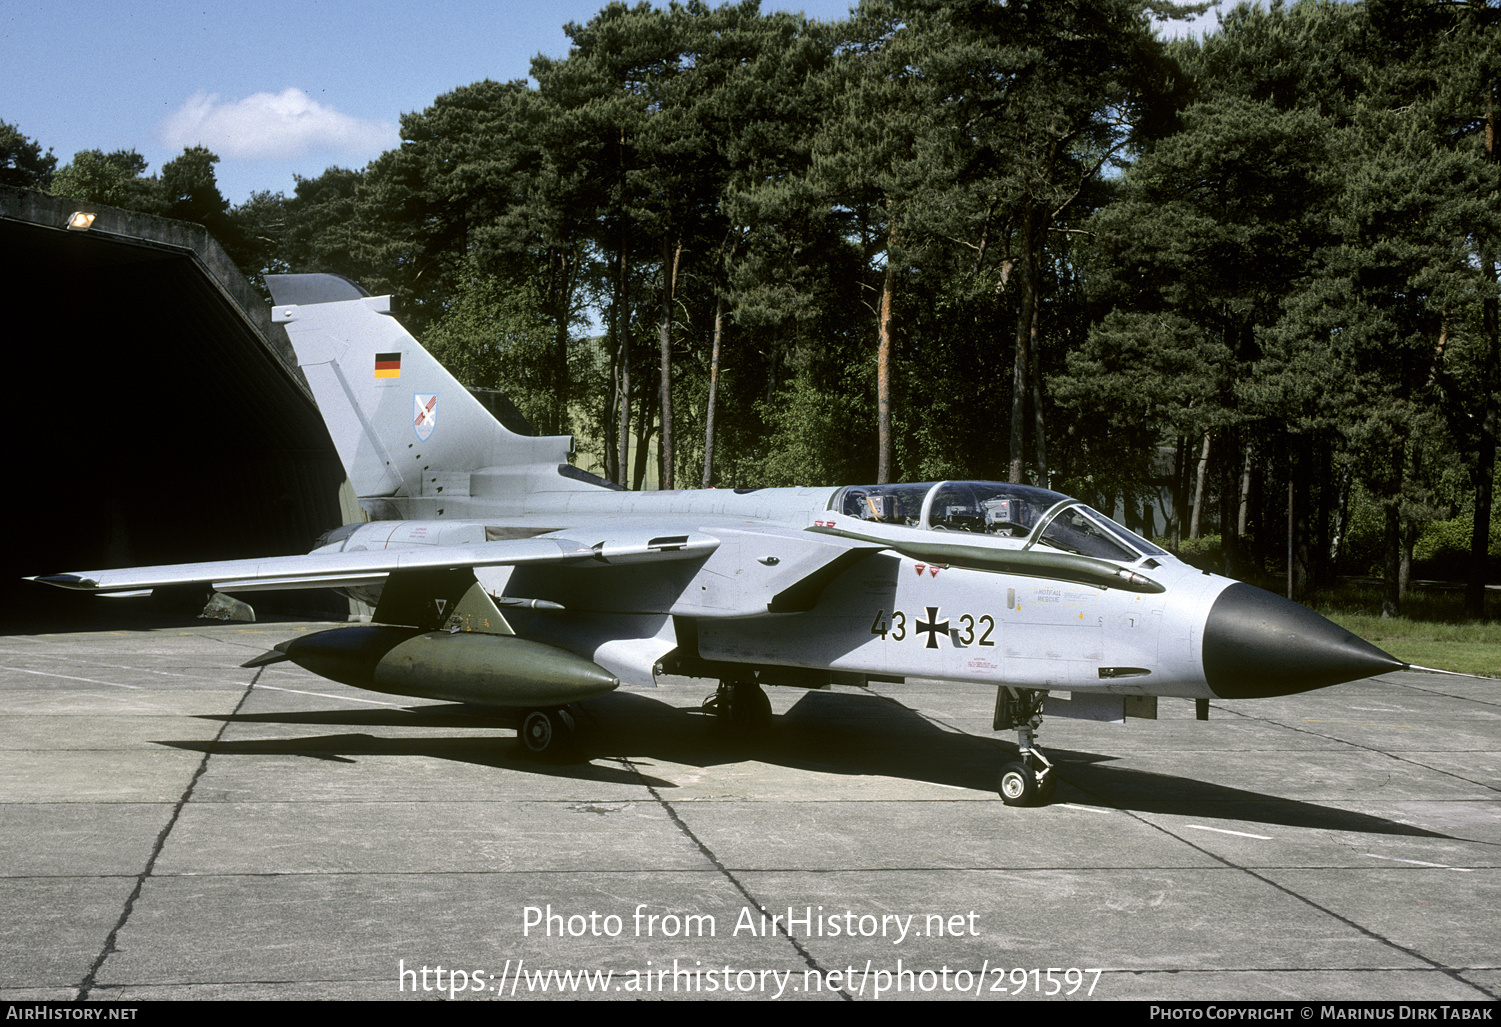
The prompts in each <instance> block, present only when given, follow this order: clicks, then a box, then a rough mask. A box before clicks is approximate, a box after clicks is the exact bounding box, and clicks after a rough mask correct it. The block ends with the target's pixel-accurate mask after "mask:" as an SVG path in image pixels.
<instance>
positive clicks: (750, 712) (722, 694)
mask: <svg viewBox="0 0 1501 1027" xmlns="http://www.w3.org/2000/svg"><path fill="white" fill-rule="evenodd" d="M703 708H704V709H705V710H708V711H710V712H712V713H713V714H714V715H715V716H716V717H718V718H719V723H720V724H721V725H723V726H724V727H726V728H728V729H729V730H730V731H732V732H733V733H735V734H736V735H740V736H751V735H760V734H764V733H766V732H767V731H769V730H770V729H771V700H770V699H768V698H767V697H766V693H765V692H763V691H762V690H761V686H760V685H758V684H757V683H756V682H755V681H721V682H720V683H719V688H718V690H716V691H715V693H714V694H713V695H711V696H709V697H708V698H707V699H705V700H704V702H703Z"/></svg>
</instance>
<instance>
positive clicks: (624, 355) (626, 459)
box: [615, 218, 639, 488]
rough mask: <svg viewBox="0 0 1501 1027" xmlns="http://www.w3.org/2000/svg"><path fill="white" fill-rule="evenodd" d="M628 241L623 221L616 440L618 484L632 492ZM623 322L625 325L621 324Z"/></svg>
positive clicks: (617, 291) (617, 313)
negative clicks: (618, 414) (627, 304)
mask: <svg viewBox="0 0 1501 1027" xmlns="http://www.w3.org/2000/svg"><path fill="white" fill-rule="evenodd" d="M626 241H627V240H626V234H625V220H624V218H622V219H621V228H620V278H619V280H618V281H617V282H616V283H615V296H616V299H615V335H616V338H617V339H618V340H619V341H618V343H617V345H618V346H619V348H620V426H619V429H618V431H619V437H618V438H617V439H616V442H617V443H618V444H619V446H620V454H619V456H618V457H617V458H616V467H617V468H618V473H619V475H620V476H619V477H618V478H616V479H615V484H617V485H620V486H622V487H626V488H628V487H629V486H630V481H629V475H630V466H631V463H630V455H631V312H630V309H629V308H628V307H627V306H626V295H627V289H626V283H627V279H626ZM622 321H624V324H622V323H621V322H622ZM638 487H639V486H638Z"/></svg>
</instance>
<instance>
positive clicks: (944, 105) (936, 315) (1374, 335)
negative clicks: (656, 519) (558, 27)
mask: <svg viewBox="0 0 1501 1027" xmlns="http://www.w3.org/2000/svg"><path fill="white" fill-rule="evenodd" d="M1203 6H1204V5H1199V6H1198V7H1195V6H1194V5H1185V4H1173V3H1166V2H1151V0H1069V2H1058V0H1048V2H1042V0H863V2H862V3H860V5H859V6H858V7H856V8H855V9H853V10H852V11H851V14H850V17H849V18H848V19H846V20H843V21H839V22H833V23H828V22H818V21H812V20H808V19H806V18H804V17H801V16H798V15H791V14H785V13H772V14H762V13H761V12H760V11H759V8H758V6H757V4H756V3H755V0H746V2H743V3H740V4H733V5H726V6H722V7H710V6H707V5H704V4H701V3H697V2H692V3H688V4H687V5H678V4H673V5H671V6H670V7H667V8H664V9H657V8H653V7H651V6H650V5H647V4H638V5H637V6H634V7H629V6H627V5H625V4H622V3H614V4H611V5H609V6H607V7H605V8H604V9H602V10H601V11H600V13H599V14H598V15H597V16H596V17H595V18H593V19H592V20H591V21H589V22H588V23H587V24H584V25H578V24H570V25H568V26H567V27H566V29H565V31H566V33H567V35H568V38H569V39H570V41H571V48H570V51H569V53H568V55H567V56H566V57H562V58H550V57H545V56H539V57H537V58H536V59H535V60H534V61H533V65H532V76H531V81H530V82H528V81H516V82H509V83H497V82H492V81H482V82H476V83H474V84H472V85H467V86H462V87H460V88H457V89H455V90H453V91H452V92H450V93H447V94H445V95H443V96H439V97H437V98H436V99H435V100H434V101H433V103H432V105H431V106H430V107H428V108H427V109H426V110H424V111H421V112H420V113H411V114H407V115H405V116H404V117H403V118H402V122H401V138H402V143H401V145H400V146H399V147H398V148H396V149H393V150H390V151H388V152H386V153H385V154H383V155H382V156H380V157H379V158H377V159H376V160H375V161H373V162H371V163H370V164H369V165H368V166H366V167H365V168H363V169H349V168H340V167H331V168H329V169H328V170H327V171H325V172H324V173H323V174H322V175H320V176H318V177H317V178H309V179H302V178H299V179H298V181H297V185H296V189H295V191H294V193H293V195H291V196H286V195H284V194H281V193H270V192H263V193H257V194H255V195H253V196H252V197H251V198H250V199H249V200H248V201H247V202H246V203H244V204H241V205H239V206H234V207H231V206H230V205H229V204H228V203H227V202H226V201H225V200H224V198H223V196H222V195H221V194H220V192H219V190H218V186H217V184H216V182H215V178H214V167H213V166H214V164H215V163H216V162H217V160H218V158H217V157H216V156H215V155H214V154H213V153H211V152H210V151H209V150H207V149H205V148H203V147H201V146H195V147H190V148H188V149H187V150H185V151H184V152H183V154H182V155H181V156H179V157H178V158H176V159H174V160H172V161H169V162H167V163H166V164H165V165H164V166H163V167H162V169H161V171H160V173H159V174H157V175H149V176H148V175H147V171H148V168H147V166H146V162H145V161H144V160H143V159H142V158H141V157H140V156H139V155H138V154H136V153H135V152H134V151H116V152H113V153H104V152H101V151H98V150H92V151H82V152H79V153H77V154H75V155H74V157H73V159H72V160H71V161H70V162H68V163H66V164H64V165H63V166H61V167H59V166H58V161H57V159H56V158H55V157H54V156H53V155H52V154H51V152H50V151H46V152H43V150H42V144H41V143H40V142H37V141H35V140H33V139H31V138H29V137H27V136H26V135H24V134H22V132H21V130H20V128H18V127H16V126H11V125H9V124H6V123H4V122H0V182H4V183H5V184H10V185H20V186H26V187H31V188H40V189H45V190H48V191H50V192H52V193H55V194H58V195H63V196H68V197H71V198H74V199H77V200H80V201H92V202H97V203H105V204H112V205H115V206H121V207H127V208H131V209H135V210H141V211H147V212H150V213H156V214H161V215H164V216H167V217H173V218H180V219H184V220H190V221H196V222H199V223H202V224H203V225H205V226H206V227H208V228H209V230H210V231H211V232H212V233H213V234H214V235H215V236H216V237H217V238H218V239H219V241H220V242H221V243H222V244H223V245H224V247H225V249H226V250H227V251H228V252H229V253H230V255H231V256H232V257H233V258H234V259H235V260H236V262H237V263H238V264H239V265H240V267H241V268H242V269H243V270H244V271H245V273H246V274H247V275H248V276H249V277H250V278H251V279H252V280H253V281H255V282H256V283H257V284H258V285H263V284H264V283H263V282H262V281H261V276H263V275H265V274H273V273H284V272H313V271H326V272H335V273H338V274H343V275H346V276H348V277H350V278H352V279H354V280H355V281H358V282H360V283H362V284H363V285H365V286H366V287H367V288H369V289H370V290H371V291H372V292H375V293H387V292H389V293H392V294H395V295H396V296H398V297H399V298H400V299H401V301H402V307H401V313H402V316H403V320H404V321H405V323H406V324H407V326H408V327H409V328H410V329H411V330H412V331H413V333H414V334H416V335H417V336H418V338H420V339H422V340H423V341H424V343H425V344H426V345H427V346H428V347H429V348H430V349H432V350H433V351H434V352H435V353H436V354H437V355H438V356H439V357H440V359H442V360H443V361H444V362H445V363H446V364H447V365H448V366H449V368H450V369H451V370H452V371H453V372H454V373H455V375H456V376H457V377H459V378H460V380H462V381H463V382H464V383H465V384H467V385H469V386H471V387H478V388H489V389H498V390H500V391H502V392H503V393H505V394H506V395H507V396H509V397H510V399H511V400H513V401H514V402H515V403H516V405H517V406H518V407H519V408H520V409H521V411H522V412H523V414H524V415H525V416H526V418H527V419H528V420H529V421H530V422H531V423H532V424H533V425H534V426H535V428H536V429H537V431H539V432H540V433H544V434H561V433H570V432H571V433H574V434H575V435H576V436H577V437H578V444H579V448H580V454H579V456H580V458H581V459H580V462H581V463H583V464H585V465H586V466H589V467H591V468H593V469H596V470H598V471H599V472H600V473H601V474H603V475H604V476H605V477H607V478H610V479H611V480H613V481H616V482H619V483H620V484H622V485H624V486H626V487H630V488H641V487H642V486H643V484H645V483H647V482H648V481H649V480H651V479H655V481H656V483H657V485H658V486H659V487H661V488H673V487H676V486H679V485H695V486H696V485H702V486H704V487H709V486H739V487H764V486H777V485H802V484H839V483H858V482H886V481H898V480H935V479H943V478H986V479H1001V480H1009V481H1025V482H1030V483H1033V484H1039V485H1045V486H1047V487H1049V488H1053V489H1056V490H1058V491H1061V492H1066V493H1069V494H1071V495H1076V496H1079V497H1081V498H1083V499H1085V500H1086V501H1088V502H1090V503H1092V504H1093V505H1095V506H1098V507H1100V508H1101V509H1103V510H1105V511H1107V512H1114V513H1116V515H1117V516H1118V517H1120V518H1121V519H1122V520H1124V521H1125V523H1126V524H1127V525H1128V526H1130V527H1132V528H1134V529H1135V530H1138V531H1140V532H1142V533H1143V534H1147V535H1155V536H1159V537H1165V538H1166V539H1167V540H1168V543H1169V544H1170V545H1171V546H1173V547H1174V548H1180V549H1182V550H1184V551H1185V552H1189V553H1192V554H1193V555H1194V556H1195V558H1197V559H1200V560H1204V561H1208V562H1210V563H1212V564H1214V565H1215V566H1216V568H1217V569H1222V570H1225V571H1226V572H1227V573H1231V574H1234V575H1236V576H1239V577H1250V578H1256V577H1263V578H1265V577H1269V576H1272V575H1277V576H1279V577H1280V576H1282V575H1284V574H1285V575H1286V576H1287V579H1288V581H1289V587H1290V589H1291V590H1292V591H1293V592H1294V593H1295V594H1301V593H1303V592H1305V591H1307V590H1308V589H1310V588H1312V587H1314V586H1316V585H1320V584H1324V583H1327V582H1329V581H1331V580H1332V579H1333V576H1334V575H1335V574H1336V573H1353V574H1377V575H1379V576H1380V577H1381V579H1382V582H1383V585H1382V596H1381V601H1382V608H1383V612H1384V613H1396V612H1397V611H1398V609H1399V607H1400V604H1401V603H1402V600H1403V598H1404V595H1405V593H1406V591H1407V588H1408V583H1409V581H1410V580H1411V578H1412V575H1413V573H1414V567H1415V566H1416V567H1417V568H1418V569H1419V570H1421V571H1423V572H1425V573H1429V574H1433V575H1437V576H1443V577H1448V578H1451V579H1460V580H1465V581H1466V582H1467V591H1466V605H1467V608H1468V610H1469V612H1470V613H1471V615H1472V616H1481V615H1483V611H1484V602H1483V594H1484V593H1483V591H1482V588H1483V585H1484V584H1485V582H1486V580H1487V578H1488V577H1489V578H1490V579H1495V578H1496V577H1497V573H1496V572H1497V570H1498V569H1501V521H1498V520H1496V519H1494V518H1493V507H1494V503H1493V499H1492V483H1493V479H1494V465H1495V448H1496V434H1497V411H1496V400H1497V396H1496V392H1497V384H1496V383H1497V363H1498V351H1497V297H1498V287H1497V261H1498V242H1501V162H1498V157H1497V153H1496V144H1497V140H1496V130H1497V117H1498V113H1497V112H1498V108H1501V97H1498V93H1501V0H1365V2H1363V3H1333V2H1327V0H1303V2H1299V3H1295V4H1292V5H1284V4H1282V3H1273V4H1272V5H1271V6H1270V7H1269V8H1262V7H1256V6H1247V5H1242V6H1240V7H1237V8H1236V9H1235V10H1234V11H1232V12H1230V13H1228V14H1226V15H1224V16H1223V18H1222V25H1221V28H1220V29H1219V31H1217V32H1214V33H1212V34H1210V35H1208V36H1206V37H1205V38H1203V39H1201V40H1179V41H1172V42H1168V41H1164V40H1163V39H1162V38H1160V36H1159V34H1158V33H1157V31H1156V29H1155V28H1154V24H1155V23H1154V19H1160V18H1165V17H1172V16H1182V15H1184V14H1186V13H1189V12H1191V11H1194V10H1202V9H1203ZM653 464H655V466H652V465H653Z"/></svg>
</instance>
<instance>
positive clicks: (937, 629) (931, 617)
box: [917, 606, 949, 649]
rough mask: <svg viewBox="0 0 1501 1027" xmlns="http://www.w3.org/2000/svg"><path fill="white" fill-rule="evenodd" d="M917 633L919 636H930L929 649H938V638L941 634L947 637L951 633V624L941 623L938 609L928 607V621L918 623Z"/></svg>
mask: <svg viewBox="0 0 1501 1027" xmlns="http://www.w3.org/2000/svg"><path fill="white" fill-rule="evenodd" d="M917 631H918V634H925V635H927V636H928V648H929V649H937V648H938V636H939V635H940V634H942V635H947V634H948V633H949V622H948V621H940V620H939V619H938V607H936V606H930V607H928V619H927V620H920V621H918V622H917Z"/></svg>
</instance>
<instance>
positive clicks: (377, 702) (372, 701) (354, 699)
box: [256, 668, 411, 710]
mask: <svg viewBox="0 0 1501 1027" xmlns="http://www.w3.org/2000/svg"><path fill="white" fill-rule="evenodd" d="M261 669H262V670H264V669H265V668H261ZM256 677H260V672H259V671H257V672H256ZM261 687H262V688H264V689H266V690H268V691H272V692H295V693H296V694H298V695H316V696H317V697H318V698H320V699H342V700H344V701H346V702H363V703H369V704H370V705H371V706H394V707H395V708H396V709H399V710H404V709H406V708H407V707H409V706H410V705H411V703H399V702H382V701H381V700H379V699H361V698H359V697H358V696H353V695H329V694H328V693H327V692H308V691H305V690H303V689H301V688H282V687H280V686H278V685H262V686H261Z"/></svg>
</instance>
